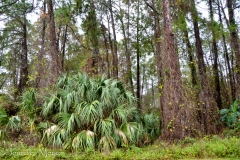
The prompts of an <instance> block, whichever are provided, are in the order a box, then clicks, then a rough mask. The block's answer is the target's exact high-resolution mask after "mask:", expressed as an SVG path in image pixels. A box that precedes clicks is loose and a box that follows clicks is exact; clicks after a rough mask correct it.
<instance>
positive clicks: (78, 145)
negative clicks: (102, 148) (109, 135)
mask: <svg viewBox="0 0 240 160" xmlns="http://www.w3.org/2000/svg"><path fill="white" fill-rule="evenodd" d="M94 139H95V133H94V132H92V131H90V130H83V131H81V132H80V133H79V134H78V135H77V136H76V137H74V139H73V141H72V147H73V148H74V149H82V150H85V149H88V148H91V149H94V147H95V140H94Z"/></svg>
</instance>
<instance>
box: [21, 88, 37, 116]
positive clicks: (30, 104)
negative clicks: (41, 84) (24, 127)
mask: <svg viewBox="0 0 240 160" xmlns="http://www.w3.org/2000/svg"><path fill="white" fill-rule="evenodd" d="M35 92H36V91H35V90H34V89H29V90H27V91H25V92H24V93H23V96H22V110H23V111H25V112H27V113H28V116H29V117H30V118H31V119H33V118H34V114H35V109H36V106H35V105H36V93H35Z"/></svg>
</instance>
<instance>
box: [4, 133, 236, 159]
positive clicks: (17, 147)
mask: <svg viewBox="0 0 240 160" xmlns="http://www.w3.org/2000/svg"><path fill="white" fill-rule="evenodd" d="M0 159H14V160H15V159H21V160H24V159H28V160H31V159H34V160H41V159H42V160H45V159H48V160H56V159H71V160H74V159H89V160H92V159H132V160H135V159H136V160H138V159H150V160H152V159H240V139H239V138H237V137H229V138H220V137H219V136H211V137H210V136H208V137H204V138H202V139H198V140H197V139H191V138H186V139H185V140H183V141H181V142H179V143H177V144H172V145H168V144H166V143H163V142H156V143H155V144H153V145H151V146H147V147H144V148H138V147H134V146H131V147H129V148H127V149H117V150H114V151H112V152H109V153H100V152H95V151H91V150H89V151H86V152H69V151H64V150H58V149H47V148H43V146H41V145H39V146H35V147H32V146H31V147H29V146H26V145H24V144H23V143H11V142H7V143H6V144H5V146H3V144H2V147H1V149H0Z"/></svg>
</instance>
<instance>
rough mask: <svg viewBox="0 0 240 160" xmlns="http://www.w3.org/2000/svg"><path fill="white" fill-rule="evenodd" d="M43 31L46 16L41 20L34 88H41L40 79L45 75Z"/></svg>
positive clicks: (44, 30)
mask: <svg viewBox="0 0 240 160" xmlns="http://www.w3.org/2000/svg"><path fill="white" fill-rule="evenodd" d="M42 14H43V15H45V14H46V0H44V1H43V13H42ZM45 33H46V17H45V16H44V17H43V20H42V31H41V44H40V45H41V49H40V51H39V53H38V63H37V66H38V68H37V72H38V75H37V78H36V88H42V87H43V84H42V79H43V76H44V75H45V73H44V61H43V56H44V53H45V49H44V48H45Z"/></svg>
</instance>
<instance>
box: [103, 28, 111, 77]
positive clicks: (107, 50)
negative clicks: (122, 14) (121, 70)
mask: <svg viewBox="0 0 240 160" xmlns="http://www.w3.org/2000/svg"><path fill="white" fill-rule="evenodd" d="M101 28H102V35H103V38H104V45H105V50H106V59H105V60H106V63H107V64H106V67H107V69H106V68H105V70H107V77H108V78H110V71H109V68H110V63H109V49H108V47H109V46H108V40H107V33H106V32H107V28H106V27H105V26H104V24H101Z"/></svg>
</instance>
